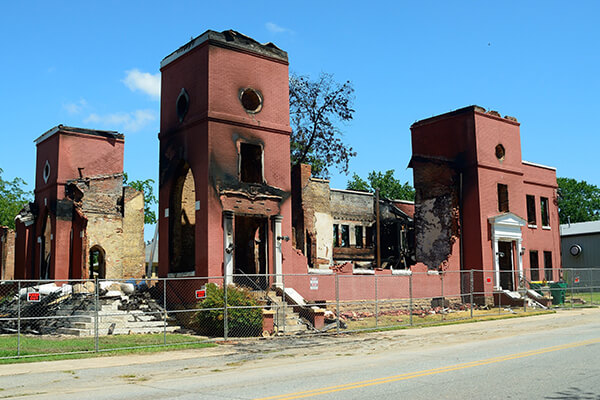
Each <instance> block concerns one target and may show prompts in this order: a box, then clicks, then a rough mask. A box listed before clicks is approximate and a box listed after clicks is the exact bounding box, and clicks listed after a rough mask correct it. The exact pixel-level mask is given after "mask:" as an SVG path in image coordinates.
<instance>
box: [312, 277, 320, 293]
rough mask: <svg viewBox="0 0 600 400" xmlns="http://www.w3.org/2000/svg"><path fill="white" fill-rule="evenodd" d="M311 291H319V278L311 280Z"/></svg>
mask: <svg viewBox="0 0 600 400" xmlns="http://www.w3.org/2000/svg"><path fill="white" fill-rule="evenodd" d="M310 290H319V278H317V277H312V278H310Z"/></svg>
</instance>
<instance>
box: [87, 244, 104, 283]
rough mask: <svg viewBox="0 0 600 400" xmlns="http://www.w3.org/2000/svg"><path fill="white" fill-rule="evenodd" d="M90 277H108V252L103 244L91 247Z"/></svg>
mask: <svg viewBox="0 0 600 400" xmlns="http://www.w3.org/2000/svg"><path fill="white" fill-rule="evenodd" d="M89 262H90V279H94V278H96V277H97V278H98V279H106V252H105V251H104V249H103V248H102V247H101V246H98V245H96V246H93V247H92V248H91V249H90V260H89Z"/></svg>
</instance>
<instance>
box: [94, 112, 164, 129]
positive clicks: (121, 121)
mask: <svg viewBox="0 0 600 400" xmlns="http://www.w3.org/2000/svg"><path fill="white" fill-rule="evenodd" d="M155 120H156V114H155V113H154V112H153V111H152V110H136V111H133V112H130V113H126V112H119V113H113V114H106V115H98V114H90V115H89V116H88V117H87V118H86V119H85V121H84V122H85V123H94V124H100V125H103V126H105V127H107V128H108V129H118V130H123V131H124V133H127V132H137V131H139V130H141V129H142V128H144V127H145V126H147V125H148V124H149V123H151V122H153V121H155Z"/></svg>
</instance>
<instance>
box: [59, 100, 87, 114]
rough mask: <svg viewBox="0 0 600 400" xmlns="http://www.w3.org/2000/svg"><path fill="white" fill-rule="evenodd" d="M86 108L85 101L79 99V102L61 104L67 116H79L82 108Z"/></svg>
mask: <svg viewBox="0 0 600 400" xmlns="http://www.w3.org/2000/svg"><path fill="white" fill-rule="evenodd" d="M86 107H87V101H85V100H84V99H80V100H79V101H77V102H75V103H67V104H63V108H64V109H65V110H66V111H67V112H68V113H69V114H73V115H74V114H79V113H81V112H82V111H83V109H84V108H86Z"/></svg>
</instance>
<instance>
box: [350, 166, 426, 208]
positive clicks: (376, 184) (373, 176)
mask: <svg viewBox="0 0 600 400" xmlns="http://www.w3.org/2000/svg"><path fill="white" fill-rule="evenodd" d="M346 188H347V189H350V190H359V191H362V192H371V193H374V192H375V189H379V195H380V196H381V197H383V198H386V199H392V200H414V199H415V189H414V188H413V187H412V186H411V185H409V184H408V182H405V183H404V184H402V183H401V182H400V181H399V180H398V179H396V178H394V170H393V169H390V170H387V171H385V173H382V172H381V171H371V172H369V175H368V176H367V180H364V179H362V178H361V177H360V176H358V175H357V174H354V175H352V179H351V180H349V181H348V185H347V186H346Z"/></svg>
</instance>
